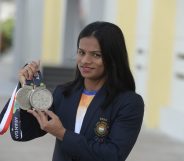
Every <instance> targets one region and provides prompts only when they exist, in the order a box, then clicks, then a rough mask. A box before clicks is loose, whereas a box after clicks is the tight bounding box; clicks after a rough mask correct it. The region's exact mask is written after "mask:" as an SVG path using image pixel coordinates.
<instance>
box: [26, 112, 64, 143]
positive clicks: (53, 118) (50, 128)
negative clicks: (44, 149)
mask: <svg viewBox="0 0 184 161" xmlns="http://www.w3.org/2000/svg"><path fill="white" fill-rule="evenodd" d="M28 112H29V113H31V114H32V115H33V116H34V117H35V118H36V119H37V121H38V123H39V124H40V128H41V129H42V130H44V131H46V132H48V133H50V134H52V135H54V136H55V137H57V138H58V139H60V140H63V137H64V134H65V131H66V129H65V128H64V127H63V124H62V123H61V121H60V119H59V117H58V116H57V115H56V114H55V113H53V112H52V111H49V110H45V111H40V110H28ZM49 117H50V118H49Z"/></svg>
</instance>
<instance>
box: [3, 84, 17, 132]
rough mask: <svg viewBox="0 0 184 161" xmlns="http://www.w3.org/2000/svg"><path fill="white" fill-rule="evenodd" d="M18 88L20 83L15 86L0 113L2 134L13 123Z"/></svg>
mask: <svg viewBox="0 0 184 161" xmlns="http://www.w3.org/2000/svg"><path fill="white" fill-rule="evenodd" d="M17 90H18V85H17V86H16V87H15V89H14V91H13V93H12V96H11V98H10V100H9V101H8V103H7V104H6V105H5V107H4V108H3V110H2V112H1V114H0V135H3V134H4V133H5V132H6V131H7V130H8V128H9V125H10V123H11V120H12V115H13V109H14V104H15V96H16V92H17Z"/></svg>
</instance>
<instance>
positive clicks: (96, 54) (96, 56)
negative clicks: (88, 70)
mask: <svg viewBox="0 0 184 161" xmlns="http://www.w3.org/2000/svg"><path fill="white" fill-rule="evenodd" d="M92 55H93V57H95V58H101V57H102V54H99V53H92Z"/></svg>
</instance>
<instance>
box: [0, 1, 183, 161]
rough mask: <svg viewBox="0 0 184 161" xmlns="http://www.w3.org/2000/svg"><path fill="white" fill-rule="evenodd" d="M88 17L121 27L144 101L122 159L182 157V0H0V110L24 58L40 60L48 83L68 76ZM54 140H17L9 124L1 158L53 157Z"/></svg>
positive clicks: (162, 160)
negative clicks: (138, 124)
mask: <svg viewBox="0 0 184 161" xmlns="http://www.w3.org/2000/svg"><path fill="white" fill-rule="evenodd" d="M93 21H109V22H112V23H115V24H117V25H118V26H119V27H120V28H121V29H122V31H123V33H124V36H125V40H126V44H127V48H128V53H129V60H130V65H131V70H132V72H133V75H134V77H135V81H136V87H137V93H139V94H141V95H142V96H143V98H144V101H145V117H144V122H143V128H142V130H141V134H140V136H139V139H138V141H137V144H136V146H135V148H134V149H133V152H132V153H131V155H130V156H129V158H128V159H127V160H128V161H133V160H140V161H155V160H157V161H175V160H177V161H182V160H184V125H183V123H184V99H183V96H184V30H183V29H184V0H128V1H127V0H0V111H1V110H2V108H3V106H4V105H5V102H6V101H7V99H8V98H9V97H10V95H11V93H12V91H13V89H14V87H15V85H16V83H17V73H18V70H19V69H20V67H22V66H23V65H24V64H25V63H26V62H30V61H32V60H41V66H42V72H43V75H44V81H45V83H46V85H47V87H48V88H49V89H50V90H53V89H54V87H55V86H56V85H57V84H60V83H63V82H66V81H68V80H71V79H72V78H73V71H74V68H75V55H76V50H77V44H76V42H77V36H78V34H79V32H80V31H81V29H82V28H83V27H84V26H86V25H87V24H88V23H91V22H93ZM53 146H54V138H53V137H52V136H45V137H43V138H42V139H36V140H35V141H31V142H29V143H16V142H13V141H11V139H10V136H9V134H8V132H7V133H6V134H5V135H3V136H0V161H11V160H14V161H16V159H17V160H29V159H30V160H33V159H34V160H35V161H37V160H39V161H41V160H44V161H47V160H51V156H52V151H53ZM10 147H11V148H10ZM9 153H11V154H12V153H13V156H14V157H12V158H11V156H10V155H8V154H9ZM46 154H47V155H46ZM15 155H16V156H15ZM36 156H39V157H36ZM13 158H14V159H13Z"/></svg>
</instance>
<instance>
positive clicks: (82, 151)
mask: <svg viewBox="0 0 184 161" xmlns="http://www.w3.org/2000/svg"><path fill="white" fill-rule="evenodd" d="M125 100H126V102H121V105H120V108H119V109H118V112H117V114H116V117H115V119H114V121H113V123H112V125H111V128H110V133H109V135H108V137H107V138H106V139H105V141H104V142H103V143H99V142H98V141H96V139H95V138H93V139H92V140H86V138H85V137H84V136H82V135H80V134H76V133H74V132H72V131H66V133H65V135H64V139H63V143H62V144H63V149H64V151H65V152H66V153H68V154H69V155H71V156H75V157H76V158H80V159H81V160H88V161H94V160H96V161H102V160H103V161H112V160H113V161H119V160H122V161H124V160H125V159H126V158H127V156H128V154H129V153H130V151H131V149H132V148H133V146H134V144H135V142H136V140H137V137H138V134H139V132H140V129H141V125H142V120H143V114H144V103H143V100H142V98H141V96H139V95H137V94H133V95H130V96H128V97H127V98H125Z"/></svg>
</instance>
